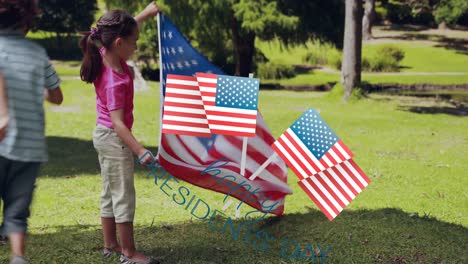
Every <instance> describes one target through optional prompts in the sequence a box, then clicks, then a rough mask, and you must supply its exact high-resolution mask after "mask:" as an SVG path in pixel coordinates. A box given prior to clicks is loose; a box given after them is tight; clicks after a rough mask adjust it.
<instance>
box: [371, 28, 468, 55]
mask: <svg viewBox="0 0 468 264" xmlns="http://www.w3.org/2000/svg"><path fill="white" fill-rule="evenodd" d="M379 38H389V39H396V40H427V41H434V42H437V44H436V45H435V47H437V48H445V49H448V50H454V51H456V52H457V53H458V54H463V55H468V40H467V39H461V38H450V37H445V36H441V35H436V34H422V33H405V34H402V35H398V36H385V37H378V38H376V39H379Z"/></svg>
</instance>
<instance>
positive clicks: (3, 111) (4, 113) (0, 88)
mask: <svg viewBox="0 0 468 264" xmlns="http://www.w3.org/2000/svg"><path fill="white" fill-rule="evenodd" d="M9 119H10V118H9V116H8V105H7V95H6V86H5V79H4V78H3V75H2V73H1V72H0V142H1V141H2V140H3V139H4V138H5V135H6V128H7V126H8V121H9Z"/></svg>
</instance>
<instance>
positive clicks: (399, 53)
mask: <svg viewBox="0 0 468 264" xmlns="http://www.w3.org/2000/svg"><path fill="white" fill-rule="evenodd" d="M404 57H405V52H404V51H403V49H401V48H399V47H398V46H395V45H391V44H387V45H382V46H380V47H378V48H377V50H376V52H375V55H374V56H372V57H370V58H369V57H363V58H362V63H361V65H362V70H363V71H371V72H397V71H399V70H400V62H401V61H402V60H403V58H404Z"/></svg>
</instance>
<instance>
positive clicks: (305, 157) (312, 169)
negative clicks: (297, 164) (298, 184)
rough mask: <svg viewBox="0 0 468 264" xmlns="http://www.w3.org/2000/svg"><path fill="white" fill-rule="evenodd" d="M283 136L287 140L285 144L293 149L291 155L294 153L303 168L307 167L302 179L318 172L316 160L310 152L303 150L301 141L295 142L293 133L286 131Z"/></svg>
mask: <svg viewBox="0 0 468 264" xmlns="http://www.w3.org/2000/svg"><path fill="white" fill-rule="evenodd" d="M283 135H284V136H285V137H286V138H287V139H288V141H285V143H286V144H288V145H292V146H294V147H295V148H294V149H292V151H293V153H295V154H296V155H297V156H298V158H300V160H301V162H302V163H303V164H304V166H305V167H307V171H306V173H307V175H306V176H304V178H305V177H308V176H311V175H312V174H314V173H317V172H318V171H320V168H318V167H317V165H316V162H315V161H317V159H315V157H314V155H312V153H310V151H309V150H308V149H307V148H305V146H304V144H302V142H301V141H297V137H296V135H295V133H294V131H292V130H287V131H286V133H284V134H283ZM314 160H315V161H314Z"/></svg>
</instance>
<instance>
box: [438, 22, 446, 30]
mask: <svg viewBox="0 0 468 264" xmlns="http://www.w3.org/2000/svg"><path fill="white" fill-rule="evenodd" d="M438 29H441V30H446V29H448V26H447V23H445V22H444V21H442V22H440V24H439V26H438Z"/></svg>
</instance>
